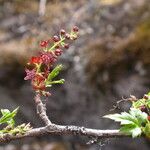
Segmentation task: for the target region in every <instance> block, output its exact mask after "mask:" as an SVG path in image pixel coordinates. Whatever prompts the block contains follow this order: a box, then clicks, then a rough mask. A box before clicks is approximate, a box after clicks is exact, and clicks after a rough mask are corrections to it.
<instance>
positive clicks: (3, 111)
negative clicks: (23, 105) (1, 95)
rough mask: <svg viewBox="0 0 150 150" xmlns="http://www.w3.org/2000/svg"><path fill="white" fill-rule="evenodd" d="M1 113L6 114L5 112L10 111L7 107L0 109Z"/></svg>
mask: <svg viewBox="0 0 150 150" xmlns="http://www.w3.org/2000/svg"><path fill="white" fill-rule="evenodd" d="M1 113H2V115H6V114H8V113H10V111H9V110H8V109H1Z"/></svg>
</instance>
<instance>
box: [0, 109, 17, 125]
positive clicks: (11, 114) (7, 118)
mask: <svg viewBox="0 0 150 150" xmlns="http://www.w3.org/2000/svg"><path fill="white" fill-rule="evenodd" d="M18 109H19V108H16V109H15V110H13V111H12V112H8V111H4V110H1V112H3V116H2V117H1V118H0V124H2V123H8V122H9V121H10V120H11V119H13V118H14V117H15V116H16V114H17V112H18ZM11 123H13V122H12V121H11Z"/></svg>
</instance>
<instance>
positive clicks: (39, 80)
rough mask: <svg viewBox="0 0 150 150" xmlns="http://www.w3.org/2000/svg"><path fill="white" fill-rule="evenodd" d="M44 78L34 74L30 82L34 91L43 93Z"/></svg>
mask: <svg viewBox="0 0 150 150" xmlns="http://www.w3.org/2000/svg"><path fill="white" fill-rule="evenodd" d="M44 81H45V78H44V77H43V76H42V75H39V74H36V75H35V77H34V78H33V80H32V86H33V89H34V90H41V91H45V89H46V87H45V82H44Z"/></svg>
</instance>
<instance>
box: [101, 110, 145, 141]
mask: <svg viewBox="0 0 150 150" xmlns="http://www.w3.org/2000/svg"><path fill="white" fill-rule="evenodd" d="M147 116H148V115H147V114H146V113H145V112H142V111H141V110H139V109H136V108H131V109H130V111H129V113H127V112H122V113H121V114H110V115H106V116H104V117H105V118H109V119H112V120H114V121H116V122H120V124H121V128H120V132H123V133H125V134H127V135H132V137H133V138H134V137H137V136H140V135H141V134H142V128H144V126H145V125H146V124H147V122H148V120H147Z"/></svg>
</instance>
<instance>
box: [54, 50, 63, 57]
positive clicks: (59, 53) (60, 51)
mask: <svg viewBox="0 0 150 150" xmlns="http://www.w3.org/2000/svg"><path fill="white" fill-rule="evenodd" d="M62 52H63V51H62V50H61V49H56V50H55V52H54V53H55V55H56V56H60V55H61V54H62Z"/></svg>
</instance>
